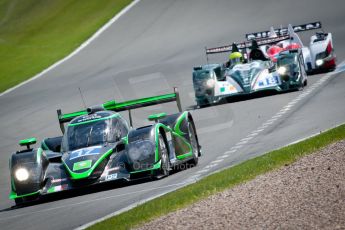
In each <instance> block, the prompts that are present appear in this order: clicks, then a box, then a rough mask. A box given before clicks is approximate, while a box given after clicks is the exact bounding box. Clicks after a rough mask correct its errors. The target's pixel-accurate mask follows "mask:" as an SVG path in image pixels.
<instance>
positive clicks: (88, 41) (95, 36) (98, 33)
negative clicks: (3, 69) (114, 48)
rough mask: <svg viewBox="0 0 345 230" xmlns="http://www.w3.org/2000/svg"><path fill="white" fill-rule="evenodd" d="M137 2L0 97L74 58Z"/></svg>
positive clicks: (136, 1) (135, 2)
mask: <svg viewBox="0 0 345 230" xmlns="http://www.w3.org/2000/svg"><path fill="white" fill-rule="evenodd" d="M138 2H140V0H135V1H133V2H132V3H131V4H129V5H128V6H127V7H125V8H124V9H123V10H121V11H120V12H119V13H118V14H116V15H115V16H114V17H113V18H112V19H110V20H109V21H108V22H107V23H106V24H105V25H104V26H102V27H101V28H100V29H99V30H97V31H96V33H94V34H93V35H92V36H91V37H90V38H89V39H87V40H86V41H85V42H84V43H82V44H81V45H80V46H79V47H78V48H77V49H75V50H74V51H73V52H72V53H70V54H69V55H67V56H66V57H64V58H63V59H61V60H59V61H57V62H55V63H54V64H53V65H51V66H49V67H48V68H46V69H45V70H43V71H42V72H40V73H38V74H36V75H35V76H34V77H32V78H30V79H28V80H26V81H23V82H22V83H20V84H18V85H16V86H14V87H12V88H10V89H8V90H6V91H4V92H2V93H0V97H1V96H3V95H5V94H7V93H9V92H12V91H13V90H15V89H18V88H19V87H21V86H23V85H25V84H27V83H29V82H31V81H34V80H36V79H37V78H40V77H42V76H43V75H44V74H46V73H48V72H49V71H51V70H52V69H54V68H56V67H57V66H59V65H61V64H62V63H64V62H65V61H67V60H69V59H71V58H72V57H73V56H75V55H76V54H78V53H79V52H80V51H81V50H83V49H84V48H85V47H86V46H88V45H89V44H90V43H91V42H92V41H94V40H95V39H96V38H97V37H99V35H101V34H102V33H103V32H104V31H105V30H107V29H108V28H109V27H110V26H111V25H112V24H113V23H114V22H116V21H117V20H118V19H119V18H120V17H121V16H122V15H124V14H125V13H127V12H128V11H129V10H130V9H131V8H132V7H133V6H135V5H136V4H137V3H138Z"/></svg>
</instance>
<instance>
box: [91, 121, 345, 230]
mask: <svg viewBox="0 0 345 230" xmlns="http://www.w3.org/2000/svg"><path fill="white" fill-rule="evenodd" d="M342 139H345V125H341V126H338V127H336V128H333V129H331V130H328V131H326V132H324V133H321V134H320V135H317V136H315V137H312V138H309V139H307V140H304V141H302V142H299V143H297V144H293V145H289V146H287V147H284V148H282V149H279V150H274V151H272V152H269V153H267V154H265V155H262V156H259V157H256V158H253V159H251V160H248V161H245V162H243V163H241V164H239V165H236V166H234V167H231V168H228V169H226V170H223V171H221V172H218V173H215V174H212V175H210V176H208V177H205V178H203V179H202V180H200V181H199V182H197V183H195V184H192V185H188V186H186V187H184V188H181V189H179V190H177V191H174V192H171V193H169V194H166V195H164V196H162V197H159V198H157V199H154V200H152V201H149V202H147V203H144V204H142V205H139V206H138V207H136V208H133V209H131V210H129V211H127V212H124V213H122V214H120V215H117V216H114V217H112V218H110V219H107V220H105V221H102V222H100V223H97V224H95V225H93V226H91V227H90V228H88V229H93V230H95V229H130V228H132V227H135V226H138V225H139V224H141V223H144V222H147V221H149V220H152V219H154V218H157V217H159V216H162V215H164V214H167V213H169V212H172V211H175V210H177V209H180V208H183V207H185V206H187V205H189V204H192V203H194V202H196V201H198V200H201V199H203V198H205V197H207V196H210V195H212V194H215V193H217V192H220V191H223V190H225V189H228V188H231V187H233V186H235V185H237V184H240V183H243V182H246V181H248V180H251V179H253V178H255V177H256V176H258V175H260V174H263V173H266V172H269V171H272V170H274V169H277V168H279V167H282V166H284V165H285V164H291V163H293V162H294V161H296V160H298V159H299V158H301V157H303V156H305V155H307V154H311V153H313V152H315V151H317V150H319V149H321V148H323V147H325V146H327V145H329V144H331V143H333V142H336V141H339V140H342Z"/></svg>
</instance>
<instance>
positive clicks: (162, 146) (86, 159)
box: [9, 90, 201, 204]
mask: <svg viewBox="0 0 345 230" xmlns="http://www.w3.org/2000/svg"><path fill="white" fill-rule="evenodd" d="M172 101H176V102H177V105H178V108H179V111H180V112H179V113H176V114H172V115H167V114H165V113H160V114H152V115H150V116H149V118H148V119H149V120H150V121H152V124H151V125H148V126H144V127H138V128H133V127H132V117H131V113H130V111H131V110H133V109H136V108H140V107H144V106H151V105H155V104H160V103H167V102H172ZM125 110H128V111H129V118H130V119H129V124H128V122H127V121H126V120H125V119H124V118H123V117H122V116H121V114H120V113H118V112H121V111H125ZM58 119H59V123H60V127H61V130H62V133H63V136H59V137H53V138H46V139H44V140H43V141H42V143H41V146H40V147H38V148H32V147H31V145H33V144H35V143H36V139H35V138H29V139H26V140H22V141H20V142H19V144H20V145H21V146H26V148H25V149H23V150H21V151H17V152H15V153H13V155H12V156H11V158H10V162H9V166H10V174H11V193H10V199H14V200H15V202H16V204H21V203H23V202H26V201H31V200H36V199H38V198H39V197H40V196H42V195H45V194H50V193H56V192H60V191H66V190H72V189H76V188H84V187H87V186H92V185H96V184H100V183H104V182H115V181H119V180H124V181H130V180H134V179H138V178H143V177H151V178H162V177H164V176H167V175H169V171H170V170H171V169H173V168H174V167H177V166H179V165H182V164H183V165H184V167H186V165H188V164H191V165H196V164H197V163H198V158H199V157H200V156H201V147H200V145H199V141H198V136H197V133H196V129H195V125H194V122H193V118H192V115H191V114H190V113H189V112H182V109H181V105H180V101H179V94H178V92H177V90H175V92H174V93H171V94H165V95H160V96H156V97H149V98H142V99H137V100H131V101H126V102H120V103H117V102H115V101H108V102H106V103H104V104H102V105H100V106H94V107H90V108H88V109H86V110H81V111H78V112H73V113H67V114H62V113H61V110H58Z"/></svg>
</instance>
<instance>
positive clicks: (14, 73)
mask: <svg viewBox="0 0 345 230" xmlns="http://www.w3.org/2000/svg"><path fill="white" fill-rule="evenodd" d="M131 2H132V0H116V1H114V0H97V1H96V0H94V1H81V0H49V1H47V0H25V1H19V0H2V1H0V60H1V62H0V69H1V71H0V82H1V84H0V92H4V91H5V90H6V89H9V88H11V87H13V86H15V85H17V84H18V83H20V82H22V81H25V80H27V79H29V78H30V77H32V76H34V75H35V74H37V73H39V72H40V71H42V70H43V69H45V68H47V67H49V66H50V65H52V64H53V63H55V62H56V61H58V60H60V59H62V58H63V57H65V56H66V55H67V54H69V53H71V52H72V51H73V50H74V49H76V48H77V47H78V46H79V45H80V44H81V43H82V42H83V41H85V40H86V39H88V38H89V37H91V35H92V34H93V33H95V32H96V31H97V29H99V28H100V27H101V26H102V25H104V24H105V23H106V22H107V21H109V20H110V19H111V18H112V17H114V15H115V14H117V13H118V12H119V11H121V10H122V9H123V8H124V7H126V6H127V5H128V4H129V3H131Z"/></svg>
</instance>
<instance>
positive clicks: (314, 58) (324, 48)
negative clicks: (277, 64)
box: [246, 22, 336, 73]
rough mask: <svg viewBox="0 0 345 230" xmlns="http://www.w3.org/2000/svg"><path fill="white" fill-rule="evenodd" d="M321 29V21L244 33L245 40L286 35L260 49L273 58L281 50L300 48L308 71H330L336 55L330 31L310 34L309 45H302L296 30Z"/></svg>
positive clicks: (334, 64)
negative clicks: (282, 38) (285, 37)
mask: <svg viewBox="0 0 345 230" xmlns="http://www.w3.org/2000/svg"><path fill="white" fill-rule="evenodd" d="M315 29H321V22H314V23H308V24H303V25H298V26H292V25H288V27H287V28H280V29H274V28H273V27H271V30H270V31H262V32H256V33H250V34H246V38H247V40H256V41H258V42H259V41H260V40H262V39H263V40H265V39H267V38H272V39H273V38H279V37H283V36H287V35H288V37H289V38H288V39H286V40H283V41H279V42H278V43H276V44H275V45H273V46H272V45H262V46H260V49H261V50H262V51H263V52H264V53H265V55H266V56H267V57H270V58H274V56H275V55H277V54H278V53H279V52H280V51H281V50H279V48H278V47H280V48H281V49H282V50H289V49H296V48H300V49H301V50H302V52H303V57H304V65H305V69H306V70H307V72H308V73H313V72H315V71H332V70H334V69H335V68H336V55H335V53H334V48H333V47H334V46H333V40H332V34H331V33H324V32H316V34H315V35H313V36H311V38H310V43H309V47H308V46H304V45H303V43H302V41H301V39H300V37H299V36H298V34H297V33H298V32H303V31H308V30H315Z"/></svg>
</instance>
